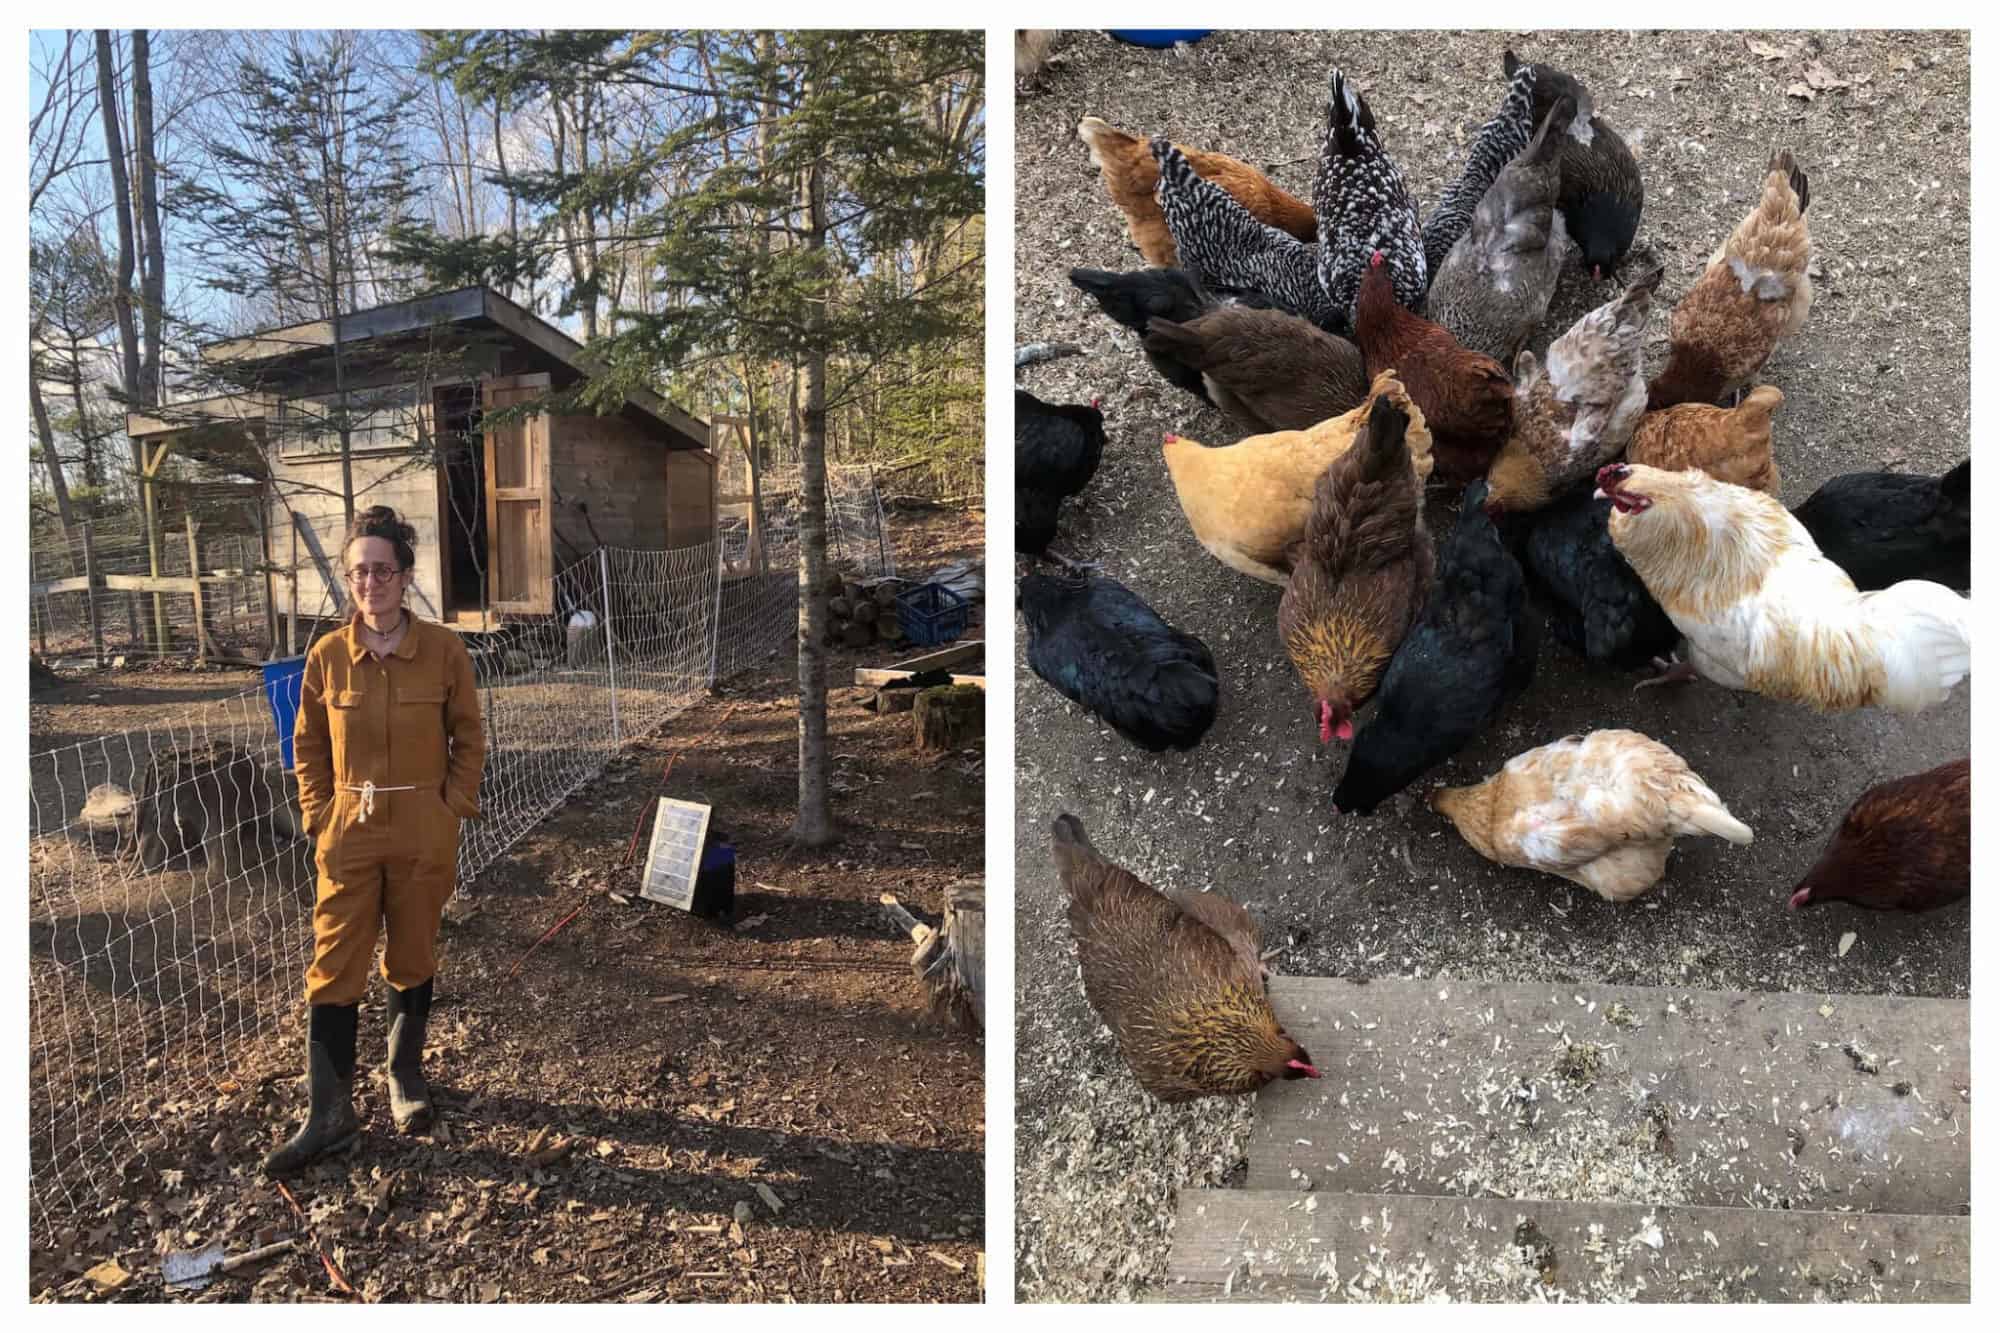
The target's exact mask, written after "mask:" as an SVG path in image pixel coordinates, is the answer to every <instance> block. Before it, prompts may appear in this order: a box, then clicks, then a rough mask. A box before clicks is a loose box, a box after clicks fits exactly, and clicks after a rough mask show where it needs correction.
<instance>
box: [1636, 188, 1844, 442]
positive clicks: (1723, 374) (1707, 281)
mask: <svg viewBox="0 0 2000 1333" xmlns="http://www.w3.org/2000/svg"><path fill="white" fill-rule="evenodd" d="M1806 199H1807V191H1806V174H1805V172H1803V171H1801V170H1799V167H1798V164H1797V163H1796V162H1794V161H1793V160H1792V154H1791V150H1790V149H1784V150H1781V151H1779V152H1776V153H1773V154H1772V155H1771V165H1770V169H1769V171H1768V172H1767V173H1766V175H1765V177H1764V193H1763V195H1762V197H1761V198H1759V199H1758V201H1757V206H1756V207H1755V208H1753V209H1751V210H1750V215H1749V216H1748V217H1746V218H1744V219H1743V221H1742V222H1740V223H1738V224H1737V226H1736V230H1735V231H1733V232H1731V233H1730V235H1729V239H1728V240H1726V241H1724V242H1723V243H1722V247H1721V248H1720V249H1718V250H1717V251H1716V252H1715V253H1714V254H1713V255H1711V256H1710V257H1709V261H1708V268H1707V270H1706V271H1704V272H1703V273H1702V275H1701V277H1700V278H1698V279H1697V280H1696V281H1695V284H1694V286H1693V288H1691V289H1690V290H1689V291H1688V294H1687V295H1686V296H1683V297H1682V298H1681V303H1680V304H1679V305H1677V306H1675V307H1674V315H1673V319H1672V321H1671V322H1670V323H1669V324H1668V326H1667V331H1668V334H1669V335H1670V336H1671V338H1672V339H1673V343H1672V348H1671V350H1670V351H1669V353H1668V355H1667V365H1666V369H1664V370H1662V371H1661V372H1660V374H1659V376H1658V378H1656V379H1655V380H1654V381H1653V383H1652V384H1651V386H1650V387H1649V389H1648V393H1647V400H1646V406H1648V407H1649V408H1652V409H1654V410H1655V411H1657V410H1658V409H1660V408H1662V407H1672V406H1673V405H1674V404H1675V403H1713V402H1715V401H1716V400H1717V399H1718V398H1720V397H1722V395H1724V394H1726V393H1730V392H1733V391H1735V390H1737V389H1740V388H1742V387H1743V386H1744V385H1746V384H1748V383H1749V382H1750V381H1751V380H1753V379H1755V378H1756V376H1757V372H1758V371H1759V370H1762V369H1763V368H1764V363H1765V362H1766V361H1768V360H1769V359H1770V357H1771V351H1772V349H1773V348H1775V347H1776V346H1777V345H1778V343H1779V342H1780V341H1781V340H1782V339H1785V338H1789V337H1791V336H1792V335H1793V334H1794V333H1797V332H1798V331H1799V329H1800V327H1801V326H1803V325H1804V324H1805V322H1806V316H1807V314H1809V313H1810V312H1811V310H1812V303H1813V287H1812V278H1811V276H1810V275H1808V273H1807V272H1806V267H1807V265H1808V264H1810V263H1811V261H1812V236H1811V235H1810V234H1809V233H1808V232H1807V230H1806Z"/></svg>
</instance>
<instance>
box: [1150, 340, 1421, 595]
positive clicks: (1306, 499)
mask: <svg viewBox="0 0 2000 1333" xmlns="http://www.w3.org/2000/svg"><path fill="white" fill-rule="evenodd" d="M1384 396H1386V397H1387V398H1388V399H1389V401H1391V402H1393V403H1395V404H1396V405H1397V406H1398V407H1400V408H1402V409H1403V410H1404V411H1405V412H1407V413H1409V416H1410V429H1409V434H1408V436H1407V437H1406V438H1407V440H1408V444H1409V449H1410V462H1411V463H1412V465H1413V466H1414V467H1415V469H1416V474H1417V481H1418V483H1419V484H1420V485H1421V484H1422V483H1424V482H1426V481H1428V480H1429V479H1430V475H1431V436H1430V431H1429V430H1428V429H1427V428H1426V427H1425V425H1424V414H1423V413H1422V412H1420V411H1418V410H1417V406H1416V404H1415V403H1413V402H1411V401H1410V395H1409V393H1408V391H1407V390H1405V389H1404V388H1403V384H1402V381H1401V380H1398V379H1397V378H1396V372H1395V371H1393V370H1388V371H1384V372H1383V373H1382V374H1380V375H1377V376H1376V377H1375V383H1374V384H1373V385H1372V386H1371V387H1370V389H1369V393H1368V400H1367V401H1366V402H1364V403H1362V404H1361V406H1359V407H1357V408H1355V409H1354V410H1353V411H1351V412H1348V413H1346V414H1344V415H1342V416H1337V417H1333V418H1331V419H1329V420H1326V421H1322V422H1320V423H1319V424H1318V425H1316V426H1313V427H1312V428H1310V429H1308V430H1281V431H1273V432H1272V433H1270V434H1268V435H1252V436H1251V437H1250V438H1249V439H1247V440H1243V441H1241V442H1239V443H1236V444H1231V445H1223V446H1219V447H1217V448H1210V447H1208V446H1207V445H1204V444H1202V443H1201V442H1200V441H1198V440H1190V439H1188V438H1186V437H1185V436H1180V435H1169V436H1167V439H1166V444H1165V445H1164V446H1163V451H1164V453H1165V454H1166V459H1167V472H1168V474H1169V475H1170V476H1171V477H1172V478H1173V481H1174V492H1175V494H1177V495H1178V496H1179V497H1180V501H1181V510H1182V512H1183V513H1185V514H1186V515H1187V521H1188V526H1189V527H1191V528H1193V529H1194V535H1195V539H1196V540H1197V541H1199V542H1200V543H1201V544H1202V545H1203V546H1204V547H1206V548H1207V549H1208V553H1209V554H1210V555H1212V556H1214V557H1215V558H1216V559H1217V560H1220V561H1221V562H1222V563H1223V564H1225V565H1228V566H1229V567H1230V568H1231V569H1233V570H1236V571H1238V572H1239V573H1243V574H1248V575H1249V576H1250V577H1251V578H1253V579H1262V580H1263V581H1264V582H1266V583H1275V584H1277V585H1278V586H1279V587H1283V586H1284V585H1285V582H1286V581H1287V580H1288V579H1289V578H1290V577H1291V571H1292V563H1291V555H1290V552H1291V549H1292V547H1293V546H1294V545H1295V544H1296V543H1297V542H1298V540H1299V538H1300V537H1302V536H1304V535H1305V530H1306V515H1307V514H1308V513H1310V512H1311V511H1312V503H1313V487H1314V485H1316V484H1317V483H1318V481H1319V478H1320V474H1321V473H1323V472H1325V471H1326V465H1327V464H1328V463H1331V462H1332V461H1333V460H1334V459H1336V458H1338V457H1340V456H1341V455H1342V454H1344V453H1346V452H1347V450H1348V448H1349V447H1350V446H1351V445H1352V444H1353V443H1354V440H1355V437H1356V436H1358V435H1359V434H1360V433H1361V430H1362V428H1363V427H1364V426H1365V425H1367V423H1368V413H1369V410H1370V409H1371V408H1372V407H1373V406H1374V405H1375V401H1376V400H1377V399H1378V398H1382V397H1384Z"/></svg>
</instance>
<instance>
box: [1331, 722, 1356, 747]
mask: <svg viewBox="0 0 2000 1333" xmlns="http://www.w3.org/2000/svg"><path fill="white" fill-rule="evenodd" d="M1333 734H1334V735H1335V736H1337V737H1339V738H1340V739H1341V740H1344V741H1351V740H1353V739H1354V719H1353V718H1348V717H1344V718H1342V719H1340V725H1339V726H1337V727H1335V728H1334V729H1333Z"/></svg>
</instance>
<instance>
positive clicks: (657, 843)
mask: <svg viewBox="0 0 2000 1333" xmlns="http://www.w3.org/2000/svg"><path fill="white" fill-rule="evenodd" d="M711 809H712V807H710V806H706V805H696V804H695V803H694V802H693V801H676V800H673V799H671V798H669V797H665V796H662V797H661V798H660V809H659V812H658V813H657V814H655V815H654V816H653V842H652V846H651V847H649V848H648V849H647V851H646V874H645V878H643V879H642V880H641V881H640V882H639V896H640V897H642V898H646V899H649V900H651V901H652V902H656V903H664V904H665V905H666V906H668V907H678V908H680V909H681V910H682V911H683V912H685V911H687V910H688V909H689V908H690V907H692V906H693V904H694V882H695V880H696V878H697V877H699V876H700V874H701V845H702V843H703V842H705V841H707V839H708V817H709V812H710V810H711Z"/></svg>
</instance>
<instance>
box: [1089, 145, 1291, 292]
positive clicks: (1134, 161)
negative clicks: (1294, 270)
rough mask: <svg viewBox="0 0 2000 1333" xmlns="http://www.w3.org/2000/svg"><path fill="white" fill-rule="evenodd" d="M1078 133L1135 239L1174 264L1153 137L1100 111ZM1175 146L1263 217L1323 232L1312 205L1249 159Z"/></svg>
mask: <svg viewBox="0 0 2000 1333" xmlns="http://www.w3.org/2000/svg"><path fill="white" fill-rule="evenodd" d="M1076 137H1077V138H1079V139H1081V140H1083V141H1084V143H1086V144H1088V145H1089V147H1090V161H1091V165H1092V166H1095V167H1096V168H1097V169H1098V171H1099V172H1100V173H1102V175H1103V179H1104V188H1105V190H1106V191H1107V192H1108V193H1109V194H1110V195H1111V202H1112V203H1114V204H1116V205H1118V209H1119V211H1120V212H1122V213H1123V214H1124V215H1125V230H1126V231H1127V232H1128V233H1129V234H1130V235H1131V237H1132V244H1133V245H1136V246H1138V247H1139V253H1140V254H1141V255H1143V256H1145V259H1146V262H1147V263H1148V264H1152V265H1155V266H1156V267H1160V268H1172V267H1173V266H1174V265H1175V263H1176V262H1177V260H1176V255H1175V252H1174V238H1173V236H1172V235H1171V234H1170V233H1169V232H1168V231H1167V220H1166V218H1165V217H1164V216H1163V215H1162V214H1161V212H1160V204H1159V200H1158V199H1157V198H1156V197H1155V194H1154V191H1155V189H1156V188H1157V186H1158V185H1159V181H1160V166H1159V163H1158V162H1156V161H1155V160H1154V158H1153V150H1152V149H1151V147H1150V146H1149V145H1148V141H1147V140H1146V139H1142V138H1140V137H1138V136H1137V135H1133V134H1127V133H1126V132H1125V131H1124V130H1121V129H1116V128H1114V127H1112V126H1111V125H1108V124H1106V123H1105V122H1104V121H1102V120H1099V119H1098V118H1097V117H1096V116H1085V117H1084V118H1083V123H1082V124H1080V125H1078V126H1077V127H1076ZM1175 146H1176V147H1177V148H1179V149H1180V150H1181V152H1182V153H1184V154H1185V155H1186V156H1187V160H1188V165H1190V166H1192V167H1193V168H1194V170H1195V174H1196V175H1198V176H1200V177H1202V178H1203V179H1205V180H1212V181H1214V182H1215V183H1216V184H1217V185H1220V186H1221V187H1222V188H1223V189H1225V190H1227V191H1229V193H1230V194H1232V195H1234V196H1235V197H1236V201H1237V202H1238V203H1240V204H1242V205H1243V206H1244V207H1245V208H1247V209H1249V210H1250V212H1251V215H1252V216H1254V217H1255V218H1256V219H1257V220H1258V221H1259V222H1263V223H1266V224H1268V225H1270V226H1273V227H1276V228H1278V229H1279V230H1280V231H1286V232H1290V233H1291V234H1292V235H1293V236H1296V237H1297V238H1298V239H1299V240H1302V241H1314V240H1317V239H1318V238H1319V223H1318V220H1317V219H1316V218H1315V217H1314V216H1313V211H1312V206H1311V205H1310V204H1307V203H1305V202H1304V201H1303V200H1301V199H1298V198H1296V197H1294V196H1293V195H1290V194H1287V193H1286V192H1285V191H1283V190H1281V189H1279V188H1278V187H1277V186H1276V185H1273V184H1272V183H1271V180H1270V178H1269V177H1268V176H1266V175H1265V174H1264V173H1263V172H1261V171H1259V170H1257V168H1255V167H1253V166H1251V165H1250V164H1249V163H1248V162H1239V161H1237V160H1236V159H1235V158H1233V157H1230V156H1228V155H1227V154H1224V153H1210V152H1204V151H1203V150H1201V149H1199V148H1189V147H1188V146H1187V145H1185V144H1177V145H1175Z"/></svg>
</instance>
